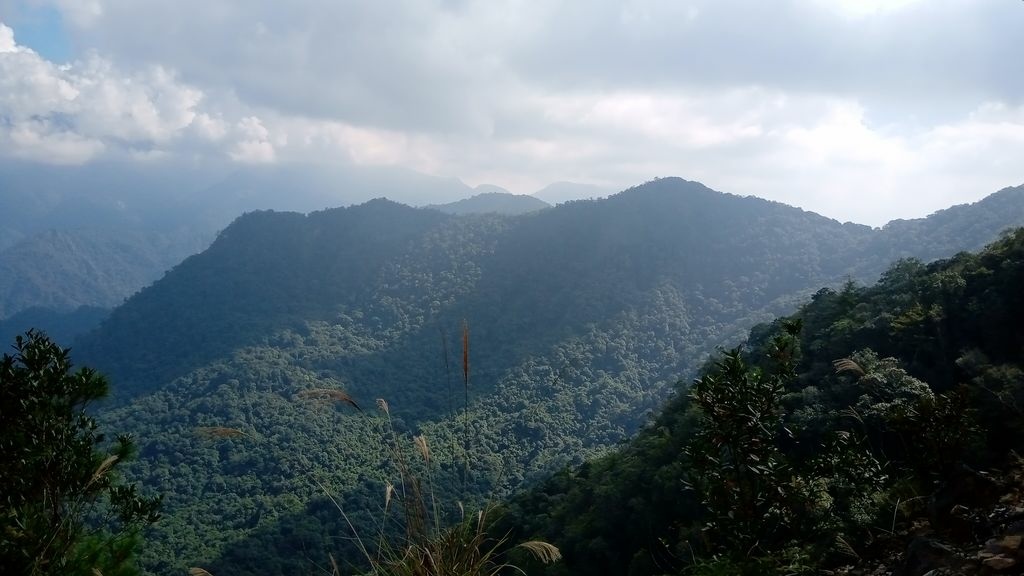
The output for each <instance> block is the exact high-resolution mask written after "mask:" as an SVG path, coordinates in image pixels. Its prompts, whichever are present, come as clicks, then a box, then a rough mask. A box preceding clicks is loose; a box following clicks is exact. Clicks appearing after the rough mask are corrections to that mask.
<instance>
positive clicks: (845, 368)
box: [832, 358, 864, 377]
mask: <svg viewBox="0 0 1024 576" xmlns="http://www.w3.org/2000/svg"><path fill="white" fill-rule="evenodd" d="M832 368H834V369H835V371H836V374H842V373H843V372H853V373H854V374H856V375H857V376H858V377H860V376H863V375H864V369H863V368H861V367H860V364H857V363H856V362H854V361H853V360H851V359H849V358H841V359H839V360H836V361H834V362H832Z"/></svg>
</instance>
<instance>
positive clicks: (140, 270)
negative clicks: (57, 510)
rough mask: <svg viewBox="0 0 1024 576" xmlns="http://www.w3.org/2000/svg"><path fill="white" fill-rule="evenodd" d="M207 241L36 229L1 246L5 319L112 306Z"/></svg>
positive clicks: (1, 313)
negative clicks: (32, 312)
mask: <svg viewBox="0 0 1024 576" xmlns="http://www.w3.org/2000/svg"><path fill="white" fill-rule="evenodd" d="M206 242H208V240H206V241H204V239H203V238H202V237H200V236H195V235H192V234H175V233H171V232H157V231H141V230H132V229H120V230H118V229H95V228H86V229H71V230H66V231H55V230H48V231H42V232H35V233H32V234H30V235H29V236H27V237H25V238H22V239H21V240H19V241H18V242H16V243H15V244H14V245H13V246H10V247H8V248H7V249H5V250H3V251H0V319H3V318H6V317H9V316H12V315H14V314H17V313H19V312H21V311H23V310H27V309H29V308H42V309H49V310H51V311H53V312H58V313H59V312H68V311H71V310H74V309H75V308H78V307H79V306H92V307H101V308H113V307H114V306H116V305H118V304H120V303H121V302H123V301H124V299H125V298H127V297H128V296H129V295H131V294H132V293H133V292H135V291H136V290H138V289H139V288H141V287H142V286H145V285H147V284H149V283H151V282H153V281H154V280H156V279H157V278H159V277H160V275H161V274H163V272H164V271H166V270H168V269H170V268H171V267H172V266H174V265H175V264H177V263H178V262H180V261H181V259H183V258H184V257H186V256H188V255H189V254H194V253H195V252H198V251H199V250H201V249H202V248H203V247H205V245H206Z"/></svg>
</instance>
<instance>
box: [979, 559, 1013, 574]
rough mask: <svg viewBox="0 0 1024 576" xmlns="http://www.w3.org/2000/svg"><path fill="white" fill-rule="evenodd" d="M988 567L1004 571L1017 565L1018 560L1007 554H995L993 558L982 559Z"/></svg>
mask: <svg viewBox="0 0 1024 576" xmlns="http://www.w3.org/2000/svg"><path fill="white" fill-rule="evenodd" d="M982 564H984V565H985V566H986V567H988V568H991V569H993V570H996V571H1000V572H1001V571H1003V570H1006V569H1007V568H1012V567H1014V566H1016V565H1017V560H1015V559H1014V558H1009V557H1007V556H993V557H992V558H986V559H985V560H984V561H982Z"/></svg>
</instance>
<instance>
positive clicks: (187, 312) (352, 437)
mask: <svg viewBox="0 0 1024 576" xmlns="http://www.w3.org/2000/svg"><path fill="white" fill-rule="evenodd" d="M1022 224H1024V188H1012V189H1006V190H1003V191H1000V192H998V193H996V194H993V195H992V196H990V197H988V198H986V199H985V200H982V201H980V202H978V203H976V204H973V205H968V206H960V207H954V208H951V209H948V210H944V211H941V212H939V213H936V214H934V215H932V216H930V217H928V218H925V219H921V220H913V221H899V222H893V223H890V224H889V225H887V226H886V227H884V228H882V229H873V228H870V227H867V226H862V225H857V224H849V223H847V224H842V223H839V222H836V221H835V220H831V219H828V218H824V217H822V216H819V215H817V214H813V213H810V212H806V211H803V210H800V209H797V208H792V207H789V206H785V205H783V204H779V203H775V202H768V201H765V200H760V199H757V198H752V197H739V196H734V195H729V194H722V193H719V192H715V191H713V190H710V189H708V188H706V187H704V186H702V185H700V184H698V183H694V182H687V181H684V180H680V179H676V178H668V179H662V180H657V181H653V182H649V183H647V184H644V185H642V186H638V187H635V188H632V189H630V190H627V191H624V192H622V193H619V194H616V195H613V196H611V197H608V198H607V199H601V200H587V201H576V202H568V203H563V204H560V205H558V206H555V207H553V208H547V209H543V210H539V211H535V212H530V213H527V214H522V215H518V216H506V215H499V214H476V215H464V216H456V215H451V214H446V213H443V212H440V211H438V210H432V209H417V208H412V207H408V206H405V205H402V204H398V203H395V202H391V201H388V200H374V201H371V202H367V203H364V204H360V205H355V206H352V207H348V208H337V209H330V210H324V211H319V212H313V213H310V214H308V215H302V214H298V213H281V212H269V211H260V212H251V213H249V214H246V215H244V216H242V217H240V218H238V219H237V220H236V221H235V222H234V223H232V224H231V225H230V226H228V227H227V228H226V229H224V230H223V231H222V232H221V233H220V234H219V235H218V236H217V238H216V240H215V241H214V242H213V243H212V244H211V245H210V247H209V248H208V249H206V250H205V251H203V252H201V253H199V254H197V255H194V256H192V257H189V258H188V259H186V260H185V261H184V262H182V263H180V264H179V265H177V266H176V267H174V268H173V269H172V270H171V271H169V272H168V273H167V274H166V275H165V276H164V277H163V278H162V279H160V280H158V281H157V282H155V283H154V284H153V285H152V286H149V287H147V288H145V289H143V290H141V291H140V292H139V293H137V294H136V295H134V296H132V297H131V298H129V299H128V301H127V302H125V303H124V304H123V305H122V306H119V307H118V308H117V309H115V310H114V312H113V313H112V314H111V315H110V316H109V318H107V319H106V320H105V321H104V322H103V323H102V324H101V326H100V327H99V328H98V329H97V330H96V331H95V332H93V333H91V334H89V335H87V336H85V337H83V338H81V339H79V340H78V341H77V342H76V343H75V358H76V360H77V361H79V362H82V363H85V364H88V365H91V366H94V367H96V368H98V369H99V370H101V371H103V372H105V373H107V374H109V375H110V377H111V379H112V382H113V383H114V390H115V395H116V401H115V403H114V404H113V405H111V406H110V407H109V409H108V410H107V411H105V412H104V419H105V420H106V422H107V425H109V426H110V427H111V428H112V429H117V430H120V431H125V432H131V433H134V434H135V435H136V436H137V437H138V439H139V444H140V447H141V455H142V459H141V461H140V462H139V463H138V464H137V465H136V466H135V468H134V469H133V475H134V476H135V477H136V478H138V479H140V480H142V481H143V483H144V484H145V485H147V486H148V487H150V488H151V489H153V490H157V491H161V492H165V493H167V494H168V495H169V497H168V501H167V508H166V517H165V519H164V521H163V522H162V523H161V524H160V525H158V527H157V531H156V533H155V534H154V535H153V537H152V538H151V539H150V541H149V543H148V544H147V552H146V553H147V563H148V565H149V567H150V569H151V570H155V571H157V572H160V573H173V572H175V571H179V570H180V569H182V567H183V566H185V565H186V564H188V563H193V562H199V561H203V562H206V563H207V564H208V565H213V566H216V567H217V570H215V571H214V573H218V574H244V573H253V574H255V573H265V572H266V571H267V570H271V571H280V572H283V573H303V572H306V571H308V569H309V564H308V560H307V559H308V558H309V557H310V556H311V555H312V556H313V557H320V558H323V557H326V554H327V551H328V550H334V551H336V552H337V553H338V554H341V555H342V556H344V555H345V554H347V553H348V552H350V551H346V550H345V549H344V546H342V545H340V544H338V543H336V542H334V541H332V540H330V539H329V538H328V537H327V536H324V535H329V534H337V533H338V532H339V531H343V530H344V528H343V527H342V526H340V525H339V524H338V517H337V514H336V512H332V511H331V508H330V506H329V505H325V502H323V501H321V499H320V496H318V494H319V492H320V491H319V489H318V488H317V487H316V485H315V484H314V483H312V482H311V480H310V479H311V478H314V477H315V478H323V479H329V482H330V486H331V490H333V491H334V492H335V493H336V494H337V495H340V497H341V498H342V499H343V500H344V503H345V506H346V508H347V509H350V510H361V511H365V512H366V514H369V516H365V515H364V516H360V517H359V518H357V522H371V521H372V510H374V509H376V508H377V507H379V505H380V503H379V499H378V493H379V492H380V490H382V488H381V486H382V484H381V482H383V479H384V478H387V477H388V474H390V473H391V472H389V471H388V469H387V467H386V464H384V465H383V466H385V467H384V468H382V467H381V466H382V461H381V446H380V434H381V426H382V422H383V421H382V420H381V418H382V417H383V416H382V415H381V414H379V413H376V412H375V411H373V410H372V408H373V405H374V400H375V399H377V398H383V399H386V401H387V402H388V403H389V404H390V406H391V408H390V417H391V421H392V422H393V424H394V426H395V427H396V429H397V431H398V432H399V433H402V434H424V435H426V436H427V437H429V438H430V439H431V441H432V442H434V443H435V444H434V445H435V446H436V450H437V461H436V462H437V466H438V467H439V468H438V472H437V473H438V474H439V476H438V478H439V481H440V478H442V477H444V478H448V479H451V478H455V477H458V476H459V474H460V472H459V470H461V469H462V465H461V464H460V463H461V462H463V461H468V462H472V463H473V466H472V467H471V473H470V474H469V476H468V477H466V476H463V479H462V481H461V482H462V486H463V493H462V495H461V496H460V497H465V498H470V499H473V498H484V497H498V496H500V495H502V494H506V493H508V492H509V491H511V490H514V489H515V488H517V487H519V486H521V485H523V483H524V482H527V481H529V480H531V479H535V478H539V477H541V476H542V475H543V474H545V473H546V472H548V471H550V470H552V469H553V468H555V467H558V466H561V465H564V464H567V463H572V462H580V461H581V460H582V459H583V458H585V457H587V456H588V455H593V454H597V453H600V452H602V451H603V450H606V449H607V448H608V447H609V446H612V445H615V444H616V443H618V442H621V441H624V440H626V439H628V438H629V437H630V436H631V435H632V434H633V432H634V431H635V430H636V429H637V428H638V427H639V426H640V425H641V424H642V423H643V422H644V421H645V418H646V417H647V416H646V415H648V414H651V413H653V412H654V411H656V410H657V409H658V408H659V407H660V406H661V404H662V402H663V401H664V400H665V398H666V397H667V395H668V393H669V391H670V390H671V389H672V387H673V384H674V383H675V382H676V381H677V380H679V379H680V378H689V377H690V376H691V375H692V374H693V371H694V370H695V369H696V367H697V366H699V365H700V363H701V362H702V360H703V359H704V358H706V355H707V354H708V353H709V352H711V351H713V350H714V349H715V347H716V346H720V345H723V344H727V343H730V342H734V341H735V340H736V339H737V338H739V337H741V335H742V334H743V333H744V331H745V330H747V329H748V328H749V327H750V326H752V325H753V324H755V323H756V322H759V321H763V320H767V319H770V318H772V317H773V316H775V315H776V314H779V313H783V312H788V311H790V310H792V309H793V308H794V307H795V306H796V304H797V303H799V302H800V301H802V300H803V299H804V298H807V297H808V296H809V295H810V294H811V293H813V292H814V291H817V290H818V289H820V288H821V287H822V286H830V285H831V286H836V285H839V284H842V283H843V282H846V281H848V280H851V279H853V280H860V281H873V280H874V279H876V278H877V277H878V275H879V274H880V273H881V272H882V271H883V270H885V269H886V267H887V266H889V264H890V263H891V261H892V260H893V259H895V258H900V257H904V256H918V257H922V258H933V257H943V256H949V255H952V254H954V253H956V252H959V251H961V250H967V249H974V248H977V247H979V246H982V245H984V244H986V243H987V242H989V241H991V240H992V239H994V238H996V237H997V236H998V235H999V233H1000V232H1001V231H1003V230H1005V229H1007V228H1010V227H1014V226H1020V225H1022ZM463 321H465V322H466V323H467V324H463ZM464 326H468V328H469V341H470V342H471V344H470V350H471V355H470V356H469V358H470V365H471V366H472V368H471V377H470V381H471V384H470V385H469V386H468V387H466V389H465V398H464V399H463V398H462V396H463V394H462V392H463V390H462V389H461V386H460V387H459V388H456V387H455V385H454V382H453V380H454V381H460V380H461V378H458V377H457V376H456V374H458V368H454V366H453V365H455V364H456V361H455V358H456V356H457V354H458V353H459V350H460V344H459V342H460V335H461V331H462V329H463V327H464ZM446 366H447V367H448V368H446ZM324 388H326V389H341V390H344V391H345V392H346V393H347V394H349V395H350V397H351V398H352V399H353V400H354V401H355V402H356V403H357V404H358V405H360V406H361V407H362V411H356V410H354V409H352V408H350V407H347V406H344V405H342V406H338V407H334V408H330V409H328V410H327V411H323V410H321V409H317V408H316V406H313V405H310V404H309V403H308V402H303V401H302V400H301V398H302V397H303V395H305V394H307V393H309V391H312V390H316V389H324ZM311 410H312V411H311ZM470 423H471V424H470ZM203 426H229V427H235V428H238V429H240V430H243V431H245V432H246V434H247V435H248V437H250V438H252V439H254V440H253V441H251V442H243V441H231V442H230V443H217V442H210V441H208V440H204V439H202V438H199V437H197V436H196V435H195V434H194V433H193V429H195V428H196V427H203ZM467 426H470V427H471V428H472V442H469V443H467V444H466V445H462V444H461V443H460V442H459V441H457V440H456V438H459V437H460V436H462V433H463V430H464V428H465V427H467ZM456 447H458V448H457V449H455V448H456ZM456 484H457V483H456ZM445 485H446V486H449V487H450V486H452V485H454V484H452V483H451V482H448V483H446V484H445ZM467 486H468V488H467ZM465 490H469V493H468V494H467V493H466V492H465ZM447 495H449V496H452V494H447ZM321 496H322V495H321ZM200 542H201V543H202V545H198V544H197V543H200ZM339 547H340V548H341V549H342V550H340V551H339V550H338V548H339ZM218 558H220V560H218ZM217 562H221V563H220V564H217Z"/></svg>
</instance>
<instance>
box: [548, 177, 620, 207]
mask: <svg viewBox="0 0 1024 576" xmlns="http://www.w3.org/2000/svg"><path fill="white" fill-rule="evenodd" d="M612 192H613V191H612V190H611V189H609V188H604V187H601V186H594V185H592V184H579V183H577V182H554V183H552V184H548V185H547V186H545V187H543V188H541V189H540V190H538V191H536V192H534V193H533V197H534V198H538V199H540V200H543V201H544V202H547V203H548V204H551V205H554V204H561V203H563V202H569V201H571V200H591V199H594V198H604V197H606V196H608V195H609V194H611V193H612Z"/></svg>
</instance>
